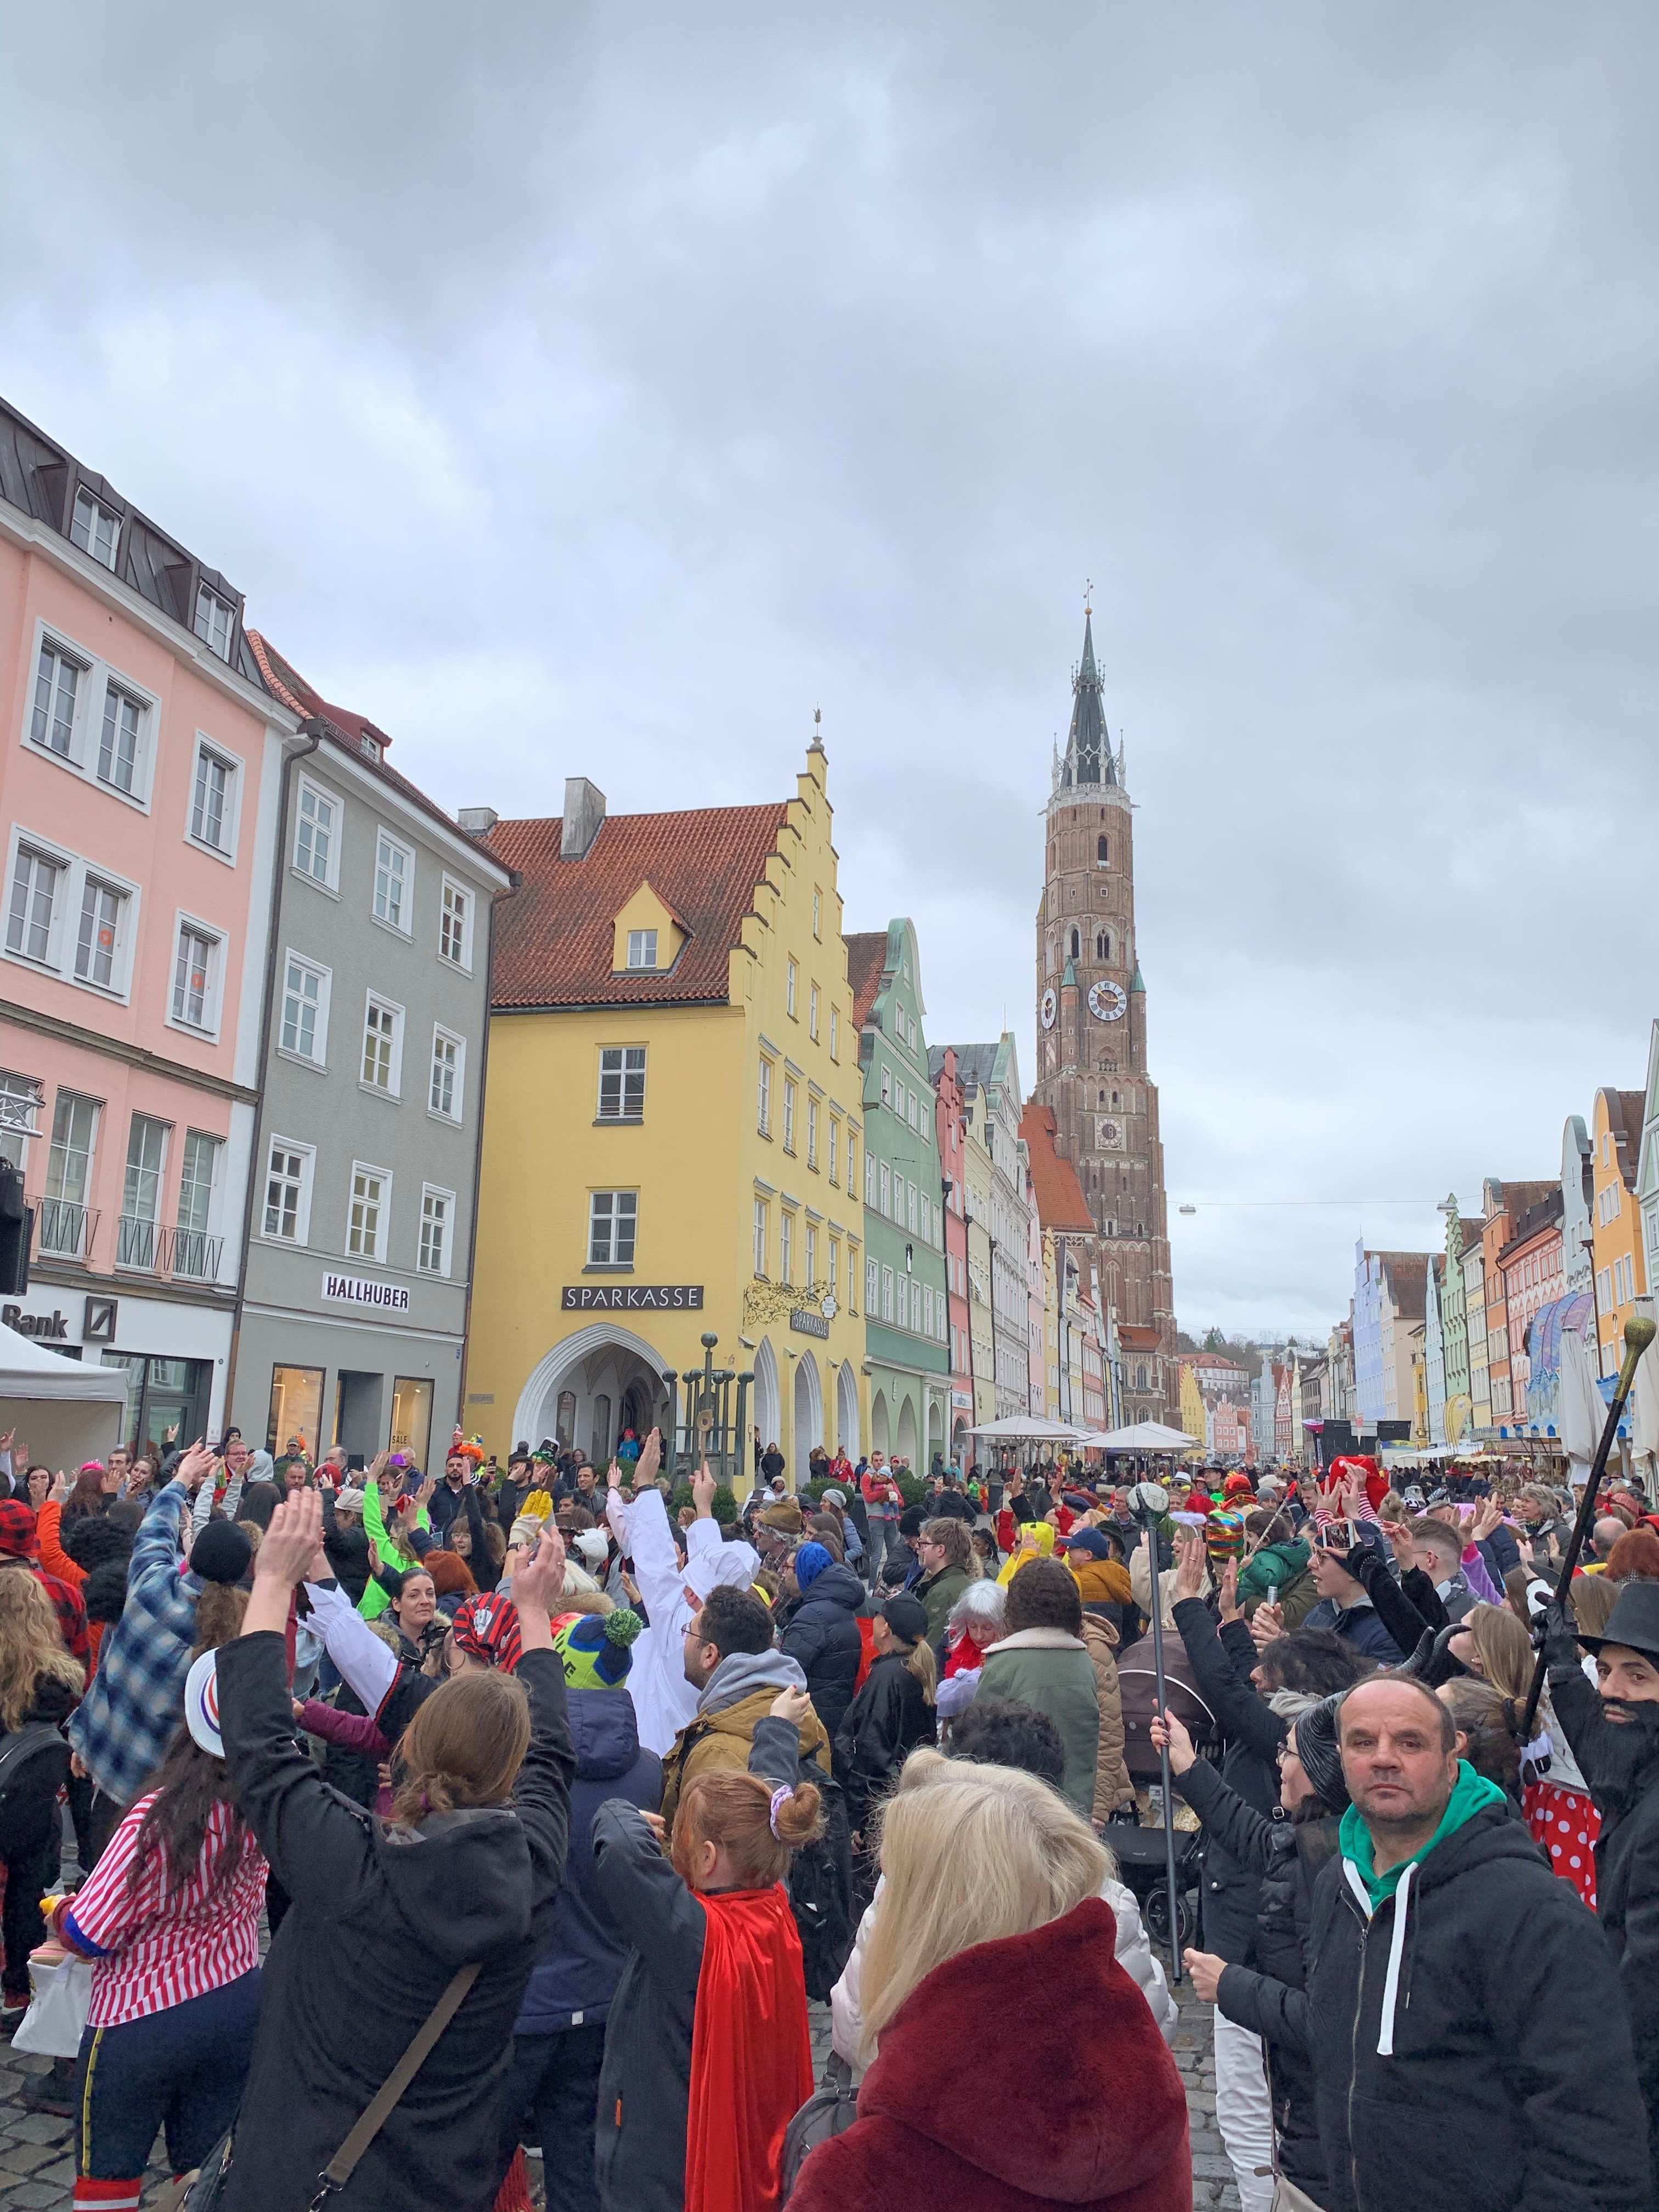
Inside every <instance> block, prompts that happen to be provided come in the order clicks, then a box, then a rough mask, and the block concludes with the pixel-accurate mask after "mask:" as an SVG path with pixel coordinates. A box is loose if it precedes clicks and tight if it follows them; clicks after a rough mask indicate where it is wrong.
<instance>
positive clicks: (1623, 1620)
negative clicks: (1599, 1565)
mask: <svg viewBox="0 0 1659 2212" xmlns="http://www.w3.org/2000/svg"><path fill="white" fill-rule="evenodd" d="M1578 1641H1579V1642H1580V1643H1581V1644H1583V1647H1584V1649H1585V1650H1586V1651H1600V1650H1601V1649H1602V1647H1603V1646H1604V1645H1606V1644H1623V1645H1624V1646H1625V1647H1626V1650H1631V1651H1639V1652H1640V1653H1641V1655H1642V1656H1643V1657H1644V1659H1652V1660H1654V1661H1656V1662H1659V1583H1626V1584H1625V1585H1624V1587H1623V1589H1620V1593H1619V1595H1618V1596H1617V1597H1616V1598H1615V1599H1614V1600H1613V1611H1612V1612H1611V1613H1609V1614H1608V1615H1607V1626H1606V1627H1605V1628H1604V1629H1603V1630H1602V1631H1601V1634H1600V1635H1599V1636H1581V1637H1580V1638H1579V1639H1578Z"/></svg>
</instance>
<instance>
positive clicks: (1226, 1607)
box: [1221, 1559, 1243, 1620]
mask: <svg viewBox="0 0 1659 2212" xmlns="http://www.w3.org/2000/svg"><path fill="white" fill-rule="evenodd" d="M1242 1612H1243V1607H1242V1606H1241V1605H1240V1604H1239V1602H1238V1561H1237V1559H1229V1560H1228V1562H1227V1571H1226V1572H1225V1574H1224V1575H1223V1576H1222V1577H1221V1618H1222V1619H1223V1620H1237V1619H1238V1617H1239V1615H1240V1613H1242Z"/></svg>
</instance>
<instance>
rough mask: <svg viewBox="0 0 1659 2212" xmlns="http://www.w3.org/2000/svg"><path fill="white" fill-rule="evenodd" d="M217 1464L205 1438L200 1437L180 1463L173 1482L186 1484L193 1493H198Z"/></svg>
mask: <svg viewBox="0 0 1659 2212" xmlns="http://www.w3.org/2000/svg"><path fill="white" fill-rule="evenodd" d="M217 1464H218V1462H217V1460H216V1458H215V1455H213V1453H212V1452H210V1450H209V1449H208V1448H207V1441H206V1439H205V1437H197V1439H196V1441H195V1443H193V1444H192V1445H191V1448H190V1449H189V1450H188V1451H187V1452H186V1453H185V1455H184V1457H183V1458H182V1459H181V1460H180V1461H179V1465H178V1467H177V1468H176V1469H175V1470H174V1474H173V1480H174V1481H175V1482H182V1483H184V1484H185V1486H186V1487H187V1488H189V1489H190V1490H191V1492H195V1491H197V1490H199V1489H200V1488H201V1486H202V1485H203V1483H204V1481H205V1480H206V1479H207V1477H208V1475H209V1474H210V1472H211V1470H212V1469H213V1468H215V1467H216V1465H217Z"/></svg>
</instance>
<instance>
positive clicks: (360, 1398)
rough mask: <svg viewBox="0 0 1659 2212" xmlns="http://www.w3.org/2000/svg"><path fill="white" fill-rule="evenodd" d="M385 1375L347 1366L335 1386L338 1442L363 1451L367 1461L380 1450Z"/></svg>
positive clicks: (335, 1433) (355, 1450) (336, 1434)
mask: <svg viewBox="0 0 1659 2212" xmlns="http://www.w3.org/2000/svg"><path fill="white" fill-rule="evenodd" d="M385 1384H386V1377H385V1376H384V1375H365V1374H354V1373H353V1372H352V1371H351V1370H350V1369H349V1368H344V1367H343V1368H342V1369H341V1370H340V1373H339V1376H338V1379H337V1382H336V1384H335V1389H334V1438H333V1440H334V1442H335V1443H337V1444H343V1445H344V1446H345V1448H346V1449H347V1451H348V1452H360V1453H361V1454H362V1456H363V1459H364V1461H365V1462H368V1461H369V1460H371V1459H373V1458H374V1455H375V1453H376V1452H378V1451H379V1450H380V1401H381V1399H382V1398H383V1397H384V1395H385Z"/></svg>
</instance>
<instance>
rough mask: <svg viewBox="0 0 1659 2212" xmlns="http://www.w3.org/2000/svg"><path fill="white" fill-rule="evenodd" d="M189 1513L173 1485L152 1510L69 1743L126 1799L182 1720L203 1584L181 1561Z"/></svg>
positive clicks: (103, 1784) (181, 1490)
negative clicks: (119, 1609)
mask: <svg viewBox="0 0 1659 2212" xmlns="http://www.w3.org/2000/svg"><path fill="white" fill-rule="evenodd" d="M189 1513H190V1492H188V1491H187V1490H186V1489H185V1486H184V1484H183V1483H181V1482H170V1483H168V1485H167V1488H166V1489H165V1490H163V1491H162V1492H160V1494H159V1495H158V1496H157V1498H156V1499H155V1504H153V1505H152V1506H151V1507H150V1509H149V1512H148V1513H147V1514H146V1515H145V1516H144V1518H143V1522H142V1523H141V1524H140V1526H139V1529H138V1534H137V1536H136V1537H135V1538H134V1540H133V1546H132V1561H131V1565H130V1566H129V1567H128V1569H127V1601H126V1605H125V1608H124V1609H123V1611H122V1614H121V1618H120V1619H119V1620H118V1621H116V1622H115V1623H113V1625H112V1626H110V1627H108V1628H106V1630H105V1632H104V1639H103V1647H102V1651H101V1654H100V1664H99V1668H98V1672H97V1673H96V1674H94V1676H93V1678H92V1680H91V1683H90V1684H89V1685H88V1689H87V1694H86V1696H85V1697H84V1698H83V1699H82V1700H81V1703H80V1704H79V1705H77V1706H76V1709H75V1711H74V1712H73V1713H72V1714H71V1715H70V1723H69V1727H68V1729H67V1734H68V1736H69V1740H70V1742H71V1743H72V1744H73V1745H74V1747H75V1748H76V1751H77V1752H78V1753H80V1755H81V1759H82V1764H83V1765H85V1767H86V1768H87V1771H88V1773H90V1775H91V1776H92V1778H93V1780H94V1782H95V1783H96V1784H98V1787H99V1788H100V1790H102V1791H103V1792H104V1793H105V1795H106V1796H109V1797H112V1798H113V1799H114V1800H115V1802H116V1803H117V1804H118V1805H130V1804H131V1802H132V1801H133V1799H134V1798H135V1797H137V1795H138V1794H139V1792H140V1791H141V1790H143V1786H144V1784H145V1783H146V1782H148V1781H149V1778H150V1776H151V1775H152V1774H153V1773H154V1772H155V1769H156V1768H157V1767H158V1766H159V1765H161V1760H162V1758H163V1756H164V1755H165V1753H166V1751H167V1745H168V1743H169V1741H171V1739H172V1736H173V1730H174V1729H176V1728H177V1727H178V1725H179V1722H180V1721H181V1720H182V1719H183V1718H184V1711H185V1707H184V1690H185V1675H186V1674H188V1673H189V1672H190V1650H191V1644H192V1643H193V1642H194V1641H195V1637H196V1601H197V1598H198V1597H199V1596H200V1595H201V1593H202V1589H203V1587H204V1585H203V1583H202V1578H201V1577H200V1576H199V1575H193V1574H191V1571H190V1570H189V1568H188V1567H186V1566H185V1565H183V1564H182V1562H181V1560H180V1558H179V1546H180V1543H181V1541H182V1531H183V1528H184V1526H185V1521H186V1520H187V1519H188V1517H189ZM77 1602H78V1601H77Z"/></svg>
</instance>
